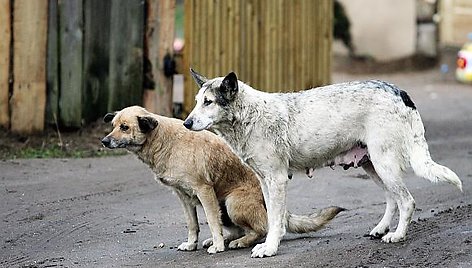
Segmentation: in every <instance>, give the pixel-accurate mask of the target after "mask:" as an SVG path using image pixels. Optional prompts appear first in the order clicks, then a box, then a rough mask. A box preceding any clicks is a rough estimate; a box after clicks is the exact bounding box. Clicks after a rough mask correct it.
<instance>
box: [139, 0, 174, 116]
mask: <svg viewBox="0 0 472 268" xmlns="http://www.w3.org/2000/svg"><path fill="white" fill-rule="evenodd" d="M146 2H147V10H146V37H145V45H144V47H145V49H146V50H147V51H145V55H146V56H147V58H148V59H149V61H150V63H151V68H152V76H153V77H154V79H155V82H156V85H155V89H154V91H155V92H154V94H152V95H153V98H154V99H153V100H152V101H150V103H148V104H146V106H147V107H146V108H148V109H149V110H150V111H152V112H154V113H158V114H160V115H165V116H172V81H173V80H172V77H166V76H165V75H164V66H163V59H164V57H165V55H166V54H169V55H172V53H173V42H174V24H175V0H147V1H146Z"/></svg>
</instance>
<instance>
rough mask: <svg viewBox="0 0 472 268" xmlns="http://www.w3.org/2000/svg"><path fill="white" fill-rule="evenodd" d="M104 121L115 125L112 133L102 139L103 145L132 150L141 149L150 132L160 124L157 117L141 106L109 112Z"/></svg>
mask: <svg viewBox="0 0 472 268" xmlns="http://www.w3.org/2000/svg"><path fill="white" fill-rule="evenodd" d="M103 121H105V123H109V122H111V123H112V125H113V130H112V131H111V132H110V134H108V135H107V136H106V137H105V138H103V139H102V144H103V146H105V147H107V148H110V149H115V148H126V149H128V150H130V151H137V150H139V149H140V148H141V147H142V145H143V144H144V143H145V142H146V139H147V136H148V134H149V133H150V132H151V131H152V130H154V129H155V128H156V127H157V125H158V122H157V119H156V118H155V117H153V116H152V114H151V113H149V112H148V111H146V110H145V109H144V108H142V107H139V106H131V107H127V108H124V109H123V110H121V111H119V112H115V113H108V114H106V115H105V117H104V118H103Z"/></svg>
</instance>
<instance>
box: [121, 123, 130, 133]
mask: <svg viewBox="0 0 472 268" xmlns="http://www.w3.org/2000/svg"><path fill="white" fill-rule="evenodd" d="M120 129H121V131H127V130H128V129H129V127H128V126H127V125H123V124H122V125H120Z"/></svg>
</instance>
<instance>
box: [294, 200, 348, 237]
mask: <svg viewBox="0 0 472 268" xmlns="http://www.w3.org/2000/svg"><path fill="white" fill-rule="evenodd" d="M344 210H345V209H344V208H340V207H335V206H333V207H328V208H324V209H322V210H321V211H320V212H319V213H314V214H311V215H295V214H291V213H290V212H287V231H288V232H290V233H308V232H314V231H318V230H319V229H321V228H323V227H324V226H325V225H326V224H327V223H328V222H330V221H331V220H332V219H333V218H334V217H335V216H336V215H338V213H339V212H341V211H344Z"/></svg>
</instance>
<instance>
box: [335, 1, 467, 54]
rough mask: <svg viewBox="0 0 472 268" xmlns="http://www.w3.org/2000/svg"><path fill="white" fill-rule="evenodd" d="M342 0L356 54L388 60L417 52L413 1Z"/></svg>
mask: <svg viewBox="0 0 472 268" xmlns="http://www.w3.org/2000/svg"><path fill="white" fill-rule="evenodd" d="M471 1H472V0H471ZM339 2H341V3H342V4H343V6H344V8H345V11H346V13H347V14H348V16H349V19H350V21H351V36H352V41H353V44H354V47H355V55H358V56H369V57H373V58H374V59H376V60H378V61H388V60H395V59H400V58H404V57H408V56H411V55H413V54H414V53H415V46H416V13H415V1H414V0H339Z"/></svg>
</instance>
